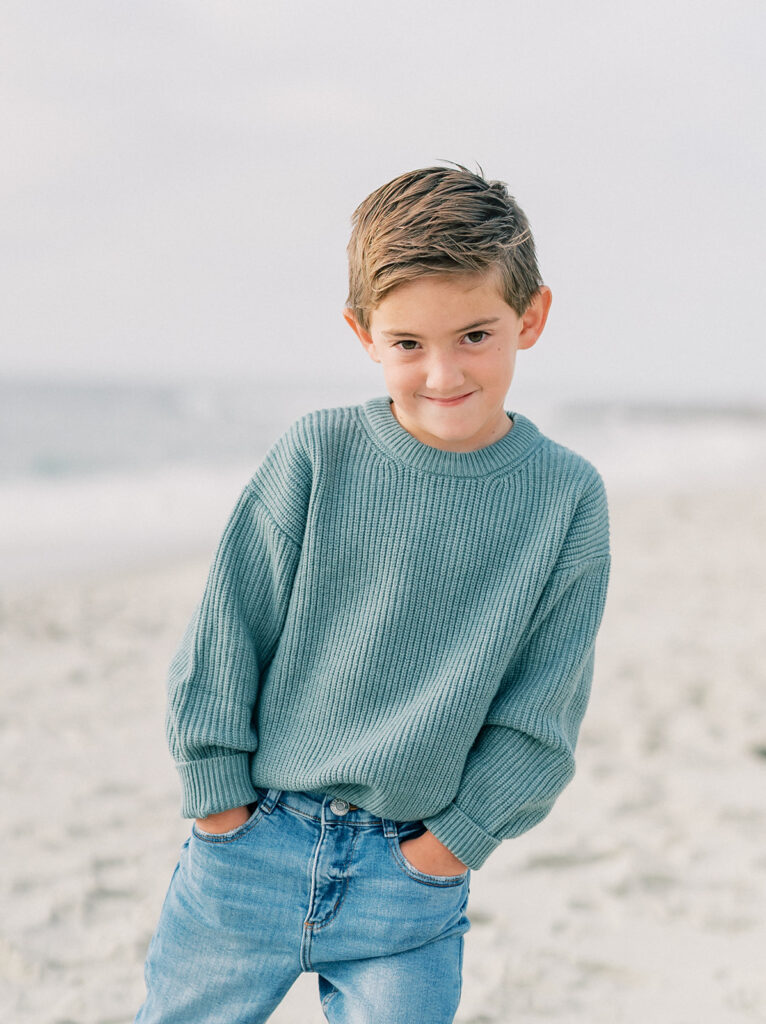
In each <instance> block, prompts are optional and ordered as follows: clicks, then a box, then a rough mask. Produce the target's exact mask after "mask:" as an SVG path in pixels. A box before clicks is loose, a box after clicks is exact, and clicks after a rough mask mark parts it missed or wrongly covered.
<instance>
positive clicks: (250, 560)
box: [167, 396, 610, 869]
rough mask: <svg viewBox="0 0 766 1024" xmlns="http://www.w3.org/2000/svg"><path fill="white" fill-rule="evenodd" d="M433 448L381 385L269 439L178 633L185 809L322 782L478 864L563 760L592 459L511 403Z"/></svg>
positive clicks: (588, 535) (586, 659) (599, 523)
mask: <svg viewBox="0 0 766 1024" xmlns="http://www.w3.org/2000/svg"><path fill="white" fill-rule="evenodd" d="M508 415H509V416H510V417H511V419H512V427H511V429H510V430H509V431H508V433H506V434H505V435H504V436H503V437H502V438H500V440H499V441H495V442H494V443H493V444H491V445H489V446H487V447H485V448H480V449H477V450H475V451H470V452H451V451H444V450H442V449H439V448H433V447H431V446H430V445H426V444H424V443H423V442H421V441H419V440H417V439H416V438H415V437H413V436H412V435H411V434H410V433H408V432H407V431H406V430H405V429H404V428H403V427H402V426H401V425H400V424H399V422H398V421H397V420H396V418H395V417H394V415H393V413H392V412H391V408H390V399H389V398H388V397H387V396H383V397H376V398H372V399H370V400H369V401H367V402H365V403H363V404H361V405H355V406H344V407H340V408H333V409H320V410H317V411H314V412H310V413H307V414H306V415H304V416H302V417H301V418H299V419H298V420H296V421H295V422H294V423H293V424H292V425H291V426H290V427H289V428H288V429H287V430H286V431H285V432H284V433H283V434H282V435H281V437H279V439H278V440H277V441H276V442H275V443H274V445H273V446H272V447H271V448H270V449H269V451H268V452H267V454H266V456H265V457H264V459H263V461H262V462H261V464H260V466H259V467H258V469H257V470H256V472H255V474H254V475H253V477H252V479H251V480H249V481H248V483H247V484H246V486H245V487H244V490H243V491H242V493H241V495H240V497H239V500H238V501H237V504H236V506H235V508H234V510H233V512H232V514H231V516H230V518H229V521H228V523H227V525H226V528H225V530H224V533H223V536H222V538H221V541H220V544H219V546H218V550H217V552H216V555H215V558H214V560H213V563H212V565H211V568H210V572H209V575H208V579H207V583H206V586H205V590H204V594H203V596H202V599H201V601H200V603H199V605H198V606H197V608H196V610H195V613H194V615H193V617H192V620H191V622H190V623H189V626H188V628H187V629H186V632H185V634H184V636H183V639H182V641H181V644H180V646H179V648H178V650H177V652H176V653H175V655H174V657H173V660H172V663H171V666H170V672H169V680H168V698H169V699H168V715H167V732H168V739H169V743H170V748H171V752H172V754H173V756H174V758H175V760H176V763H177V765H178V769H179V772H180V775H181V780H182V786H183V794H184V799H183V810H182V813H183V814H184V815H185V816H186V817H204V816H206V815H208V814H212V813H214V812H217V811H223V810H226V809H228V808H230V807H235V806H240V805H243V804H248V803H252V802H254V801H255V800H256V799H257V796H256V793H255V792H254V787H256V786H257V787H263V788H277V789H285V790H307V791H309V792H311V793H316V794H322V793H329V794H331V795H332V796H337V797H342V798H343V799H346V800H348V801H349V802H350V803H354V804H357V805H359V806H360V807H363V808H365V809H366V810H368V811H370V812H372V813H373V814H376V815H379V816H381V817H384V818H390V819H393V820H395V821H404V820H406V821H410V820H413V819H416V820H422V821H423V823H424V824H425V825H426V826H427V827H428V828H429V829H430V830H431V832H433V833H434V835H436V836H437V838H438V839H440V840H441V841H442V842H443V843H444V844H445V845H446V846H447V847H448V848H449V849H450V850H452V852H453V853H454V854H455V856H456V857H458V858H459V859H460V860H461V861H463V863H465V864H466V865H467V866H468V867H470V868H472V869H477V868H479V867H481V865H482V864H483V863H484V861H485V860H486V858H487V857H488V856H489V854H490V853H491V852H492V851H493V850H494V849H495V848H496V847H497V846H498V844H499V843H500V842H501V841H502V840H503V839H507V838H509V837H512V836H517V835H519V834H520V833H522V832H524V831H526V830H527V829H529V828H531V827H532V826H533V825H535V824H536V823H537V822H539V821H540V820H541V819H542V818H544V817H545V815H546V814H547V813H548V812H549V810H550V809H551V807H552V805H553V802H554V800H555V799H556V797H557V796H558V794H559V793H560V792H561V790H562V789H563V788H564V786H565V785H566V784H567V783H568V782H569V780H570V779H571V778H572V775H573V772H574V757H573V751H574V747H575V742H576V739H577V733H578V730H579V726H580V722H581V720H582V716H583V713H584V711H585V707H586V703H587V700H588V694H589V690H590V684H591V678H592V674H593V660H594V641H595V637H596V633H597V630H598V627H599V624H600V621H601V617H602V613H603V608H604V602H605V598H606V589H607V581H608V576H609V564H610V555H609V524H608V513H607V504H606V496H605V492H604V486H603V483H602V480H601V477H600V476H599V474H598V472H597V471H596V470H595V469H594V467H593V466H592V465H591V464H590V463H589V462H587V461H586V460H585V459H583V458H582V457H581V456H579V455H577V454H575V453H574V452H572V451H570V450H569V449H567V448H564V447H562V446H561V445H559V444H556V443H555V442H554V441H552V440H550V439H549V438H547V437H546V436H545V435H543V434H542V433H541V432H540V431H539V430H538V428H537V427H536V426H535V425H534V423H532V422H531V420H529V419H527V418H526V417H525V416H522V415H521V414H519V413H508Z"/></svg>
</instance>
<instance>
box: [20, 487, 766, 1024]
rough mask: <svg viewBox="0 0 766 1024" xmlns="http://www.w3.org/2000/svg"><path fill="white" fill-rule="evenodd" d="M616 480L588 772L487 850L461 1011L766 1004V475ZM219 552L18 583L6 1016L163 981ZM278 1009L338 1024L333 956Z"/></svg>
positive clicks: (551, 1013) (129, 992) (283, 1022)
mask: <svg viewBox="0 0 766 1024" xmlns="http://www.w3.org/2000/svg"><path fill="white" fill-rule="evenodd" d="M610 502H611V510H612V531H613V540H614V563H613V573H612V583H611V589H610V594H609V600H608V604H607V610H606V614H605V618H604V624H603V627H602V632H601V635H600V638H599V645H598V653H597V664H596V676H595V680H594V688H593V697H592V702H591V707H590V709H589V712H588V715H587V717H586V721H585V724H584V726H583V730H582V733H581V739H580V744H579V762H578V773H577V776H576V778H575V781H574V782H573V783H572V784H571V785H570V787H569V788H568V789H567V790H566V791H565V793H564V794H563V795H562V796H561V798H560V799H559V801H558V803H557V804H556V806H555V807H554V810H553V812H552V813H551V815H550V816H549V817H548V818H547V819H546V821H545V822H543V823H542V824H541V825H539V826H538V827H537V828H535V829H533V830H532V831H531V832H529V833H527V834H526V835H525V836H523V837H521V838H519V839H516V840H512V841H508V842H506V843H503V844H502V845H501V847H500V848H499V849H498V850H497V851H495V853H494V854H493V855H492V856H491V857H490V858H489V860H488V861H487V862H486V864H485V865H484V867H483V868H482V869H481V870H480V871H476V872H474V873H473V880H472V888H471V902H470V904H469V908H468V912H469V916H470V918H471V922H472V927H471V930H470V931H469V932H468V933H467V935H466V940H465V943H466V944H465V958H464V985H463V998H462V1002H461V1007H460V1011H459V1014H458V1017H457V1020H458V1022H461V1024H469V1022H472V1024H480V1022H481V1024H490V1022H496V1021H497V1022H505V1021H508V1022H513V1024H533V1022H538V1021H540V1020H547V1021H561V1022H567V1024H570V1022H571V1024H602V1022H603V1024H607V1022H608V1024H619V1022H623V1021H624V1022H630V1024H639V1022H644V1021H647V1020H651V1021H657V1022H660V1024H699V1022H700V1021H703V1022H711V1024H729V1022H731V1024H742V1022H748V1021H766V972H764V971H763V963H764V962H765V956H766V800H765V799H764V797H765V795H766V615H764V606H765V605H766V602H764V580H765V579H766V487H765V488H764V489H750V490H747V489H744V488H743V487H741V486H734V485H728V484H727V487H726V489H725V490H716V489H715V488H713V487H711V486H709V485H705V486H702V485H698V486H697V487H696V488H687V489H678V490H673V489H672V488H665V489H664V490H661V491H650V490H649V489H645V490H644V492H643V493H632V494H631V493H629V492H627V491H624V490H623V491H613V492H610ZM207 562H208V557H207V556H206V557H204V558H195V559H187V560H186V561H183V562H175V563H173V564H165V565H159V564H158V565H156V566H155V567H154V568H152V569H150V570H146V569H142V570H140V571H132V572H131V571H127V570H125V571H120V572H118V573H115V572H114V571H113V572H111V573H110V575H109V577H108V578H105V579H100V578H98V577H97V576H91V578H80V579H79V580H74V579H72V580H69V581H66V582H58V583H56V584H50V585H47V586H45V585H43V584H41V583H38V584H36V585H35V586H34V587H32V588H29V587H27V588H26V589H23V590H22V589H20V588H16V587H10V588H9V589H8V590H7V591H6V593H5V594H3V596H2V599H1V604H0V656H1V658H2V697H3V701H2V712H1V714H2V718H1V719H0V744H1V748H0V749H1V753H2V771H3V794H4V815H3V818H4V822H3V823H4V828H3V830H2V850H1V852H0V857H1V863H2V865H3V870H2V872H1V873H0V887H2V907H3V913H2V920H1V921H0V1017H2V1019H3V1020H7V1021H9V1022H13V1024H33V1022H34V1024H65V1022H66V1024H123V1022H125V1024H127V1022H129V1021H131V1020H132V1018H133V1014H134V1013H135V1010H136V1008H137V1007H138V1005H139V1003H140V1002H141V999H142V997H143V979H142V973H141V972H142V964H143V956H144V952H145V949H146V946H147V943H148V941H149V937H150V935H151V932H152V929H153V928H154V925H155V923H156V919H157V915H158V913H159V908H160V903H161V900H162V897H163V895H164V892H165V888H166V886H167V883H168V880H169V877H170V873H171V871H172V868H173V866H174V864H175V860H176V856H177V852H178V848H179V846H180V844H181V842H182V841H183V839H184V838H185V836H186V834H187V831H188V823H187V822H185V821H183V820H182V819H181V818H180V817H179V813H178V806H179V791H178V784H177V780H176V773H175V768H174V767H173V765H172V763H171V761H170V758H169V755H168V753H167V750H166V746H165V739H164V733H163V711H164V679H165V674H166V670H167V665H168V663H169V659H170V656H171V654H172V652H173V650H174V648H175V646H176V644H177V642H178V640H179V638H180V635H181V632H182V630H183V627H184V626H185V624H186V622H187V620H188V617H189V616H190V614H191V612H192V609H193V607H194V604H195V603H196V601H197V599H198V596H199V594H200V592H201V588H202V586H203V584H204V579H205V575H206V572H207ZM271 1019H272V1020H273V1021H275V1022H276V1024H288V1022H295V1024H315V1022H316V1024H320V1022H321V1021H323V1020H324V1018H323V1016H322V1014H321V1011H320V1009H319V1004H318V998H317V995H316V977H315V976H314V975H307V976H304V977H303V978H301V979H300V980H299V982H298V983H297V984H296V985H295V987H294V988H293V989H292V990H291V992H290V993H289V995H288V997H287V999H286V1000H285V1001H284V1003H283V1004H282V1005H281V1006H280V1008H279V1010H278V1011H277V1012H276V1013H275V1014H274V1016H273V1017H272V1018H271ZM190 1024H193V1022H190Z"/></svg>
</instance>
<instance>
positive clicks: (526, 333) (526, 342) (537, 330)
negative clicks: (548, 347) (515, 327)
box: [519, 284, 553, 348]
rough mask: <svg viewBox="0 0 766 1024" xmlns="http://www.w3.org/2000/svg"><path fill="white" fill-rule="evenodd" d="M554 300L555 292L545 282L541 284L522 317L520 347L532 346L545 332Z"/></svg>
mask: <svg viewBox="0 0 766 1024" xmlns="http://www.w3.org/2000/svg"><path fill="white" fill-rule="evenodd" d="M552 301H553V294H552V293H551V290H550V288H549V287H548V286H547V285H545V284H541V285H540V287H539V288H538V290H537V291H536V292H535V295H534V297H533V299H532V301H531V302H530V303H529V305H528V306H527V309H526V312H525V313H524V315H523V316H522V318H521V333H520V334H519V348H532V346H533V345H534V343H535V342H536V341H537V339H538V338H539V337H540V335H541V334H542V333H543V328H544V327H545V321H546V320H547V319H548V313H549V312H550V308H551V302H552Z"/></svg>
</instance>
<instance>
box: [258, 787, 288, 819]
mask: <svg viewBox="0 0 766 1024" xmlns="http://www.w3.org/2000/svg"><path fill="white" fill-rule="evenodd" d="M282 792H283V791H282V790H281V789H270V790H268V791H267V793H266V796H265V797H263V799H262V800H261V801H260V804H259V806H260V808H261V810H262V811H263V813H264V814H271V812H272V811H273V810H274V808H275V807H276V806H277V804H278V803H279V798H280V797H281V796H282Z"/></svg>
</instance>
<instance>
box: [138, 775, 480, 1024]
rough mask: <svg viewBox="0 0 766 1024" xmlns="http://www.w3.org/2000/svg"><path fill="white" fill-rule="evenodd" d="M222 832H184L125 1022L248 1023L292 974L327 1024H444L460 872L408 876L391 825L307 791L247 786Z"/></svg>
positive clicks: (465, 922) (457, 977) (456, 938)
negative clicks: (142, 996)
mask: <svg viewBox="0 0 766 1024" xmlns="http://www.w3.org/2000/svg"><path fill="white" fill-rule="evenodd" d="M257 793H258V798H259V799H258V804H257V806H256V809H255V810H254V811H253V813H252V815H251V816H250V818H249V820H248V821H247V822H245V824H244V825H241V826H240V827H239V828H236V829H234V830H233V831H231V832H226V833H224V834H223V835H212V834H209V833H206V832H203V831H201V830H200V829H199V828H198V827H197V825H196V824H194V825H192V829H191V835H190V836H189V838H188V839H187V840H186V842H185V843H184V844H183V847H182V848H181V856H180V859H179V862H178V864H177V866H176V869H175V872H174V873H173V877H172V879H171V881H170V888H169V890H168V893H167V896H166V898H165V902H164V904H163V907H162V912H161V914H160V920H159V924H158V926H157V930H156V932H155V934H154V936H153V938H152V941H151V943H150V945H149V950H148V953H147V958H146V968H145V976H146V987H147V997H146V1001H145V1002H144V1004H143V1006H142V1007H141V1009H140V1010H139V1012H138V1016H137V1017H136V1024H260V1022H261V1021H265V1020H267V1019H268V1017H269V1015H270V1014H271V1013H272V1012H273V1011H274V1009H275V1008H276V1007H277V1006H278V1005H279V1003H280V1002H281V1001H282V999H283V998H284V996H285V995H286V993H287V991H288V990H289V989H290V987H291V986H292V984H293V983H294V982H295V980H296V979H297V978H298V976H299V975H300V974H301V973H302V972H304V971H311V972H315V973H316V974H317V975H318V985H319V998H320V1000H321V1006H322V1010H323V1011H324V1015H325V1017H326V1018H327V1020H328V1021H330V1022H331V1024H413V1022H416V1024H449V1022H451V1021H452V1020H453V1019H454V1017H455V1013H456V1011H457V1007H458V1003H459V1001H460V993H461V987H462V966H463V935H464V933H465V932H467V931H468V929H469V928H470V927H471V925H470V921H469V919H468V917H467V916H466V907H467V905H468V895H469V890H470V876H471V872H470V870H466V871H464V872H463V873H462V874H459V875H430V874H424V873H423V872H422V871H418V869H417V868H416V867H414V865H413V864H411V863H410V862H409V861H408V860H407V859H406V858H405V857H404V856H403V854H402V851H401V849H400V846H399V843H400V840H404V839H409V838H412V837H413V836H416V835H420V834H421V833H422V832H423V831H424V830H425V826H424V825H423V823H422V822H420V821H411V822H394V821H389V820H388V819H386V818H379V817H377V816H376V815H374V814H371V813H369V812H368V811H365V810H362V809H361V808H357V809H350V807H349V804H348V803H346V802H345V801H339V800H332V799H331V797H329V796H327V795H324V794H321V793H315V794H312V793H302V792H301V793H298V792H289V791H286V790H278V789H269V790H266V789H260V790H258V791H257Z"/></svg>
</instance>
